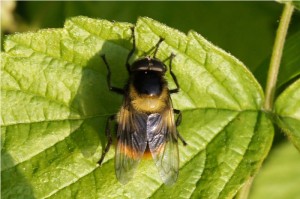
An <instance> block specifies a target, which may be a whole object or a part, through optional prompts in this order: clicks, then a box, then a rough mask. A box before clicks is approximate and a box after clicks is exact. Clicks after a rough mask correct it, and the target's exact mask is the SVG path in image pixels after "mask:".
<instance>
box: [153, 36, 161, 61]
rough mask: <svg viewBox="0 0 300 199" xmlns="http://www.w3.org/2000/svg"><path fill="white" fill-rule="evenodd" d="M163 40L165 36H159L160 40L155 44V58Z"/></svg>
mask: <svg viewBox="0 0 300 199" xmlns="http://www.w3.org/2000/svg"><path fill="white" fill-rule="evenodd" d="M163 41H164V39H163V38H159V41H158V42H157V44H156V45H155V47H154V48H155V50H154V53H153V58H154V59H155V58H156V54H157V51H158V48H159V46H160V44H161V42H163Z"/></svg>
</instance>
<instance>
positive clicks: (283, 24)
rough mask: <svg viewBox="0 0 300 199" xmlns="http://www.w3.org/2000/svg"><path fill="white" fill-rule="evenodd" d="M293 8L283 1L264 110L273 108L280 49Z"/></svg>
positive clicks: (280, 54)
mask: <svg viewBox="0 0 300 199" xmlns="http://www.w3.org/2000/svg"><path fill="white" fill-rule="evenodd" d="M293 10H294V6H293V5H292V3H291V2H287V3H285V6H284V9H283V12H282V16H281V19H280V22H279V26H278V29H277V33H276V38H275V43H274V47H273V52H272V57H271V61H270V67H269V71H268V78H267V84H266V91H265V94H266V99H265V103H264V109H265V110H266V111H272V109H273V101H274V96H275V90H276V82H277V76H278V71H279V66H280V62H281V57H282V51H283V47H284V42H285V38H286V35H287V30H288V27H289V23H290V21H291V17H292V13H293Z"/></svg>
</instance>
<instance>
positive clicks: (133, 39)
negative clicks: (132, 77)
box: [126, 27, 136, 74]
mask: <svg viewBox="0 0 300 199" xmlns="http://www.w3.org/2000/svg"><path fill="white" fill-rule="evenodd" d="M131 32H132V49H131V51H130V52H129V54H128V56H127V59H126V68H127V72H128V74H130V66H131V65H130V64H129V60H130V58H131V57H132V55H133V53H134V51H135V49H136V47H135V36H134V27H131Z"/></svg>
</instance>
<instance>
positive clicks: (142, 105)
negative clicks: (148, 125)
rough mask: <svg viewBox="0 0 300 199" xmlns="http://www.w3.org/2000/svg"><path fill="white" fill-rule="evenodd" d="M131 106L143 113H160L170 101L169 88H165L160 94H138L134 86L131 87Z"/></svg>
mask: <svg viewBox="0 0 300 199" xmlns="http://www.w3.org/2000/svg"><path fill="white" fill-rule="evenodd" d="M130 89H131V90H130V98H131V106H132V107H133V108H134V109H135V110H136V111H138V112H142V113H160V112H162V111H164V110H165V108H167V106H168V103H169V93H168V88H167V87H165V88H163V90H162V92H161V93H160V95H153V96H151V95H145V94H142V95H140V94H138V93H137V92H136V90H135V89H134V87H131V88H130Z"/></svg>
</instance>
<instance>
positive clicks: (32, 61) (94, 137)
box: [1, 17, 273, 198]
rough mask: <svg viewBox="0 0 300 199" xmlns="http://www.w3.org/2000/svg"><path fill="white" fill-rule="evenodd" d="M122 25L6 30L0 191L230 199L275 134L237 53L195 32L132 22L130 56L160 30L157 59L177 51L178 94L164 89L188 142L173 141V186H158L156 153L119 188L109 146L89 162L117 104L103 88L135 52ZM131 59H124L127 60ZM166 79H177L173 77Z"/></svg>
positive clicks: (119, 81)
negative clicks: (176, 167)
mask: <svg viewBox="0 0 300 199" xmlns="http://www.w3.org/2000/svg"><path fill="white" fill-rule="evenodd" d="M131 26H132V25H131V24H128V23H117V22H114V23H111V22H108V21H105V20H96V19H90V18H86V17H76V18H71V19H69V20H67V22H66V24H65V27H64V28H63V29H52V30H41V31H39V32H36V33H25V34H16V35H12V36H9V37H8V38H7V39H6V42H5V51H6V52H5V53H2V54H1V61H2V65H1V69H2V70H1V72H2V74H1V76H2V84H1V92H2V100H1V107H2V113H1V130H2V131H1V133H2V140H1V141H2V142H1V144H2V150H1V154H2V165H1V176H2V185H1V186H2V197H3V198H22V197H23V198H45V197H48V198H70V197H77V198H147V197H153V198H161V197H172V196H173V197H176V198H178V197H182V198H190V197H191V198H230V197H233V196H234V195H235V194H236V192H237V191H238V190H239V188H240V187H241V186H242V185H243V183H244V182H245V181H246V180H247V179H248V178H249V177H250V176H253V175H254V174H255V172H256V171H257V170H258V168H259V167H260V165H261V163H262V161H263V159H264V158H265V156H266V154H267V153H268V151H269V148H270V145H271V143H272V138H273V127H272V124H271V122H270V120H269V119H268V118H267V117H266V115H265V114H264V113H263V112H262V111H261V110H260V109H261V104H262V101H263V94H262V91H261V88H260V86H259V85H258V83H257V82H256V80H255V79H254V77H253V76H252V75H251V73H250V72H249V71H248V70H247V69H246V68H245V66H244V65H243V64H242V63H241V62H239V61H238V60H237V59H235V58H234V57H233V56H231V55H229V54H227V53H225V52H224V51H222V50H221V49H219V48H217V47H215V46H213V45H212V44H211V43H209V42H208V41H206V40H205V39H204V38H203V37H202V36H200V35H199V34H197V33H196V32H194V31H190V32H189V33H188V35H185V34H183V33H180V32H178V31H177V30H174V29H171V28H169V27H167V26H165V25H163V24H160V23H158V22H156V21H154V20H152V19H149V18H139V19H138V21H137V24H136V28H135V33H136V35H135V36H136V42H137V49H138V51H137V52H136V57H135V58H137V57H140V56H142V55H145V52H148V51H149V50H150V49H152V48H153V46H154V45H155V44H156V43H157V41H158V40H159V38H160V37H163V38H165V40H164V42H163V43H162V44H161V46H160V48H159V51H158V54H157V56H158V58H159V59H161V60H166V63H168V61H167V58H168V57H169V56H170V54H171V53H172V52H173V53H175V54H176V57H175V59H174V60H173V65H172V66H173V70H174V73H175V74H176V75H177V78H178V81H179V84H180V86H181V92H180V93H179V94H175V95H174V96H172V99H173V103H174V107H175V108H178V109H180V110H182V113H183V121H182V125H181V126H180V127H179V131H180V132H181V134H182V136H183V137H184V138H185V140H186V141H187V142H188V146H186V147H183V146H182V145H180V146H179V149H180V175H179V179H178V182H177V183H176V184H175V185H174V186H172V187H168V186H165V185H164V184H163V183H162V181H161V180H160V178H159V175H158V172H157V171H156V168H155V166H154V164H153V161H152V160H144V161H142V163H141V164H140V166H139V168H138V170H137V172H136V174H135V176H134V178H133V180H132V181H130V182H129V183H128V184H126V185H121V184H120V183H118V182H117V180H116V178H115V176H114V166H113V165H114V161H113V154H114V149H113V148H112V149H111V150H110V152H109V154H108V155H107V156H106V158H105V160H104V163H103V165H102V166H101V167H100V166H98V165H97V163H96V162H97V161H98V160H99V157H100V155H101V151H102V147H103V146H104V144H105V141H106V139H105V136H104V126H105V122H106V119H107V117H108V116H109V115H111V114H114V113H116V112H117V110H118V109H119V107H120V104H121V97H120V96H118V95H116V94H113V93H111V92H109V91H108V88H107V85H106V73H107V71H106V68H105V65H104V63H103V61H102V60H101V58H100V56H99V54H105V55H106V58H107V61H108V63H109V64H110V66H111V67H112V80H113V85H115V86H119V87H120V86H122V85H124V83H125V81H126V78H127V73H126V70H125V66H124V63H125V60H126V56H127V54H128V53H129V51H130V49H131V48H132V44H131V30H130V27H131ZM131 61H132V60H131ZM167 80H169V86H170V87H173V86H174V83H173V82H172V81H171V78H170V75H169V74H168V75H167Z"/></svg>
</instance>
